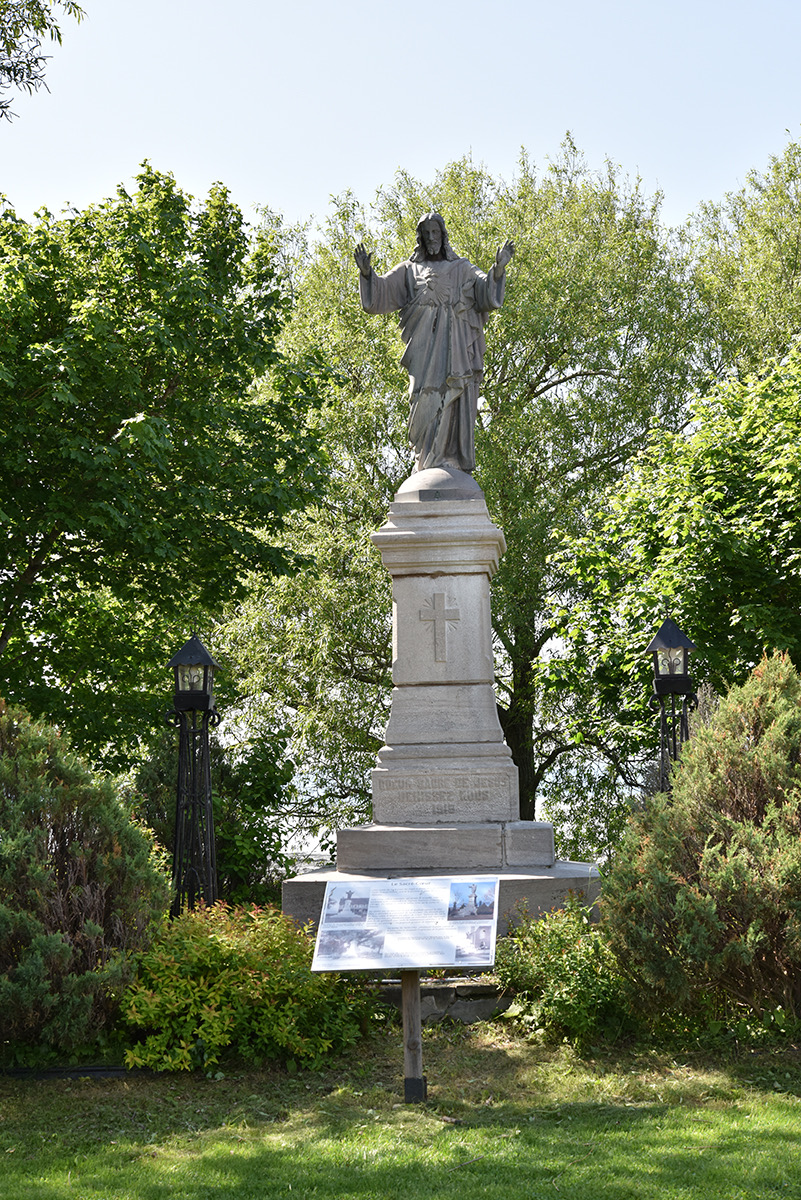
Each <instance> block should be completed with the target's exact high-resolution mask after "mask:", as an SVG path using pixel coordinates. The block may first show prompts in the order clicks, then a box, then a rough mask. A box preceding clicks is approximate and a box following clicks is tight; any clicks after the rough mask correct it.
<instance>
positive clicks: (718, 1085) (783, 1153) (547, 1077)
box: [0, 1024, 801, 1200]
mask: <svg viewBox="0 0 801 1200" xmlns="http://www.w3.org/2000/svg"><path fill="white" fill-rule="evenodd" d="M401 1063H402V1052H401V1040H400V1031H399V1030H397V1029H396V1030H392V1031H390V1032H387V1033H386V1034H381V1035H380V1036H378V1037H377V1038H376V1039H374V1040H373V1041H371V1042H370V1043H369V1044H368V1045H367V1046H366V1047H360V1048H358V1049H357V1050H356V1051H355V1052H354V1053H353V1055H352V1056H351V1058H350V1059H349V1060H348V1061H345V1062H342V1063H340V1064H337V1066H336V1067H335V1068H333V1069H331V1070H329V1071H326V1072H324V1073H308V1072H300V1073H299V1074H297V1075H293V1076H288V1075H286V1074H285V1073H284V1072H283V1071H279V1070H272V1071H259V1072H257V1071H244V1070H243V1071H232V1072H231V1073H230V1074H229V1075H228V1076H227V1077H226V1078H224V1079H219V1080H206V1079H204V1078H202V1077H195V1076H182V1075H181V1076H176V1075H171V1076H153V1077H151V1076H140V1075H137V1076H131V1077H129V1078H127V1079H115V1080H104V1081H89V1080H78V1081H73V1082H70V1081H67V1080H58V1081H52V1080H48V1081H40V1082H36V1081H32V1080H25V1081H20V1080H16V1079H9V1078H2V1077H0V1156H1V1157H2V1162H1V1163H0V1197H2V1200H62V1198H66V1197H71V1198H73V1200H83V1198H86V1200H89V1198H92V1200H97V1198H103V1200H167V1198H169V1200H209V1198H219V1197H236V1198H239V1197H241V1198H242V1200H250V1198H257V1197H258V1198H259V1200H262V1198H264V1197H266V1198H269V1200H272V1198H273V1197H276V1198H278V1197H280V1198H282V1200H306V1198H307V1197H320V1198H321V1200H323V1198H332V1200H333V1198H336V1200H349V1198H350V1197H354V1198H355V1197H358V1198H360V1200H362V1198H363V1200H368V1198H373V1197H375V1198H376V1200H440V1198H442V1200H445V1198H446V1197H447V1198H448V1200H450V1198H455V1197H459V1198H461V1197H468V1198H472V1197H488V1198H489V1200H523V1198H525V1200H531V1198H534V1197H543V1196H545V1197H553V1198H554V1200H558V1198H559V1197H562V1198H564V1200H624V1198H626V1200H628V1198H629V1197H631V1198H632V1200H634V1198H636V1200H647V1198H649V1197H659V1198H660V1200H673V1198H674V1197H675V1198H684V1197H687V1198H690V1197H692V1198H693V1200H695V1198H696V1197H697V1198H698V1200H702V1198H703V1200H735V1198H738V1200H739V1198H741V1197H742V1198H745V1197H748V1198H749V1200H752V1198H760V1200H761V1198H762V1197H773V1196H791V1197H801V1051H797V1050H795V1049H788V1050H784V1051H781V1052H768V1051H759V1052H748V1051H743V1052H742V1053H740V1054H730V1055H727V1056H724V1057H722V1058H719V1059H718V1060H715V1059H714V1058H711V1057H709V1056H700V1055H696V1056H694V1057H693V1058H687V1057H685V1058H675V1057H671V1056H670V1055H658V1054H640V1055H625V1054H603V1055H602V1054H596V1055H595V1056H594V1057H590V1058H585V1059H580V1058H578V1057H576V1056H575V1055H574V1054H573V1053H572V1052H571V1051H570V1050H569V1049H567V1048H563V1049H559V1050H553V1049H546V1048H543V1047H541V1046H537V1045H533V1044H530V1043H528V1042H526V1041H525V1040H523V1039H522V1038H518V1037H516V1036H514V1035H513V1034H510V1033H509V1032H508V1031H507V1029H506V1028H505V1027H503V1026H500V1025H493V1024H487V1025H481V1026H474V1027H473V1028H471V1029H463V1028H461V1027H457V1028H454V1027H449V1028H433V1029H430V1030H428V1029H427V1030H426V1033H425V1066H426V1073H427V1075H428V1078H429V1102H428V1104H426V1105H425V1106H407V1105H404V1104H402V1103H401V1098H402V1094H403V1080H402V1066H401Z"/></svg>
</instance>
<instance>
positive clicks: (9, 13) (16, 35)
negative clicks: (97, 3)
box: [0, 0, 84, 120]
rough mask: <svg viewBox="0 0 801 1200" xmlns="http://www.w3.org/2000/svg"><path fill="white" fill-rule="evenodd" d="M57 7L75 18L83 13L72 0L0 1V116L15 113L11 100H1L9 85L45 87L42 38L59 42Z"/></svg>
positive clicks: (32, 89)
mask: <svg viewBox="0 0 801 1200" xmlns="http://www.w3.org/2000/svg"><path fill="white" fill-rule="evenodd" d="M56 8H61V9H63V10H64V12H65V13H66V15H67V16H68V17H75V19H76V20H77V21H80V20H81V18H82V17H83V15H84V14H83V10H82V9H81V8H79V6H78V5H77V4H76V3H75V0H0V117H6V118H7V119H9V120H10V119H11V118H12V117H13V115H14V114H13V113H12V111H11V101H10V100H5V99H2V95H3V93H4V92H7V91H8V90H9V89H10V88H17V89H19V90H20V91H24V92H28V93H31V92H36V91H38V90H39V88H40V87H42V86H44V87H47V84H46V83H45V81H44V71H45V63H46V62H47V58H48V56H47V55H46V54H43V53H42V38H43V37H49V38H50V40H51V41H53V42H57V43H58V44H59V45H61V28H60V26H59V25H58V22H57V21H56V17H55V14H54V11H53V10H54V9H56Z"/></svg>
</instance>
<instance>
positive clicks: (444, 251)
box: [410, 212, 458, 262]
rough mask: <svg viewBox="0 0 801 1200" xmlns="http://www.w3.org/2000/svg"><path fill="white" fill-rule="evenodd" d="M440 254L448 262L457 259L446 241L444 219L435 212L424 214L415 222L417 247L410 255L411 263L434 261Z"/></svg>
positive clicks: (446, 231) (446, 232) (446, 233)
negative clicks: (431, 259) (430, 259)
mask: <svg viewBox="0 0 801 1200" xmlns="http://www.w3.org/2000/svg"><path fill="white" fill-rule="evenodd" d="M437 226H438V227H439V229H438V230H437ZM437 233H438V234H439V236H437ZM432 234H433V236H432ZM440 253H441V256H442V257H443V258H446V259H448V260H449V261H450V260H453V259H454V258H457V257H458V256H457V254H456V253H455V251H454V250H453V249H452V248H451V244H450V242H449V240H448V230H447V229H446V228H445V220H444V218H443V217H442V216H440V214H439V213H437V212H430V213H426V214H425V216H423V217H421V218H420V220H419V221H418V222H417V245H416V246H415V248H414V250H413V251H412V253H411V255H410V257H411V261H412V262H425V261H426V260H427V259H429V258H433V259H436V258H439V257H440Z"/></svg>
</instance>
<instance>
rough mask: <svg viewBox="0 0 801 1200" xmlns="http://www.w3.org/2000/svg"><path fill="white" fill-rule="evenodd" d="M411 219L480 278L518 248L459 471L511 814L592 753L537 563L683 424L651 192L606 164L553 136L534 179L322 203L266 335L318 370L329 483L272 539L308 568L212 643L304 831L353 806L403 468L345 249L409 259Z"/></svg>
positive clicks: (374, 735) (526, 173) (400, 183)
mask: <svg viewBox="0 0 801 1200" xmlns="http://www.w3.org/2000/svg"><path fill="white" fill-rule="evenodd" d="M430 210H436V211H439V212H440V213H442V214H443V216H444V217H445V220H446V222H447V226H448V232H449V236H450V241H451V244H452V245H453V247H454V249H455V250H456V251H457V253H459V254H462V255H464V256H466V257H467V258H469V259H470V261H471V262H474V263H476V264H478V265H479V266H483V267H484V269H487V268H489V266H490V264H491V263H492V262H493V257H494V253H495V249H496V247H497V246H498V245H499V244H500V243H501V242H502V241H503V240H504V238H506V237H509V238H512V239H514V241H515V243H516V247H517V252H516V255H515V258H514V261H513V263H512V265H511V266H510V268H509V272H508V290H507V295H506V299H505V301H504V307H503V309H502V310H501V311H500V312H499V313H496V314H494V315H493V317H492V319H491V321H490V322H489V325H488V333H487V353H486V359H485V384H484V389H483V400H482V402H481V404H480V406H479V418H478V427H477V459H478V468H477V478H478V480H479V482H480V484H481V486H482V488H483V489H484V492H485V494H486V498H487V502H488V505H489V509H490V514H491V516H492V517H493V519H494V520H495V521H496V523H497V524H499V525H500V526H501V528H502V529H503V530H504V532H505V535H506V539H507V542H508V544H509V549H508V551H507V553H506V556H505V557H504V558H503V560H502V563H501V567H500V570H499V572H498V574H497V576H496V578H495V580H494V582H493V592H492V595H493V622H494V634H495V639H496V652H497V659H496V665H497V692H498V707H499V715H500V719H501V724H502V726H503V730H504V733H505V736H506V739H507V741H508V743H509V745H510V747H511V749H512V753H513V756H514V759H515V762H516V763H517V765H518V767H519V769H520V784H521V788H520V791H521V815H522V816H523V817H526V818H531V817H533V816H534V815H535V805H536V802H537V797H538V796H542V795H543V793H544V790H545V789H547V785H548V780H549V778H551V777H552V774H553V772H554V770H555V769H556V767H557V764H558V763H559V762H560V761H561V760H567V759H571V760H572V761H574V762H583V763H584V764H585V768H586V769H585V770H584V775H585V776H588V777H589V776H592V775H593V774H597V772H596V771H595V766H594V764H596V763H597V762H598V760H599V756H600V757H601V758H602V757H603V755H604V752H605V749H606V747H605V745H604V743H603V739H602V738H601V735H600V733H599V731H597V730H595V729H594V728H593V726H592V722H590V723H589V724H588V723H587V722H582V720H581V719H580V718H581V711H582V703H581V698H580V697H576V696H570V695H567V694H566V693H565V692H564V690H563V689H562V687H561V686H560V673H559V669H558V656H557V653H556V648H555V646H554V640H553V629H554V624H553V618H554V613H555V610H556V609H558V607H559V605H560V603H562V601H563V579H562V575H561V573H560V571H559V570H555V569H554V567H553V566H552V565H551V564H550V561H549V559H550V554H551V551H552V549H553V548H554V546H555V545H556V543H557V541H558V539H559V538H560V537H561V536H562V535H563V534H564V533H565V532H568V531H569V532H573V533H577V532H579V531H581V530H583V529H585V528H586V527H587V525H588V523H589V522H590V521H591V520H592V514H593V512H594V510H595V506H596V505H597V503H598V497H599V496H600V495H601V494H602V490H603V488H604V487H605V486H606V485H608V484H609V483H611V482H612V481H613V480H615V479H617V478H618V477H619V476H620V473H621V472H622V470H623V468H624V466H625V464H626V462H627V461H628V459H629V458H630V456H631V455H632V454H633V453H634V452H635V451H636V450H637V449H638V448H639V447H640V446H641V445H642V444H643V442H644V441H645V440H647V438H648V437H649V435H650V433H651V432H652V431H653V430H654V429H656V428H666V429H672V430H676V429H679V428H680V427H681V426H682V424H683V422H684V421H685V414H686V400H687V396H688V393H689V392H690V391H691V389H692V388H693V386H694V383H695V380H696V371H697V368H696V363H695V354H694V348H695V344H696V340H697V334H698V322H699V316H698V313H697V310H696V308H695V306H694V298H693V292H692V290H691V287H690V284H689V282H688V272H687V269H686V259H685V255H684V251H683V248H682V245H681V244H680V242H679V241H678V240H677V239H674V238H673V237H672V236H671V235H670V234H669V233H667V232H666V231H665V230H664V229H663V227H662V226H661V224H660V221H659V197H647V196H645V195H643V193H642V191H641V189H640V187H639V184H638V183H637V182H633V183H631V182H629V181H627V180H625V179H623V178H621V177H620V175H619V174H618V172H617V171H616V169H615V168H614V167H613V166H612V165H611V164H607V165H606V167H605V168H604V169H603V170H602V171H600V172H595V171H591V170H590V169H589V168H588V167H587V166H586V164H585V163H584V161H583V159H582V158H581V156H580V155H579V154H578V153H577V152H576V150H575V148H574V147H573V146H572V144H567V145H566V146H565V147H564V148H563V151H562V153H561V154H560V156H559V158H558V159H557V160H556V161H555V162H553V163H551V164H549V165H548V166H547V167H546V168H545V169H544V170H543V171H541V172H539V171H538V170H537V169H536V168H535V167H534V165H533V164H532V163H531V162H530V161H529V160H528V159H527V158H526V157H525V156H524V157H523V158H522V159H521V161H520V164H519V168H518V171H517V174H516V176H515V178H514V179H513V180H512V181H511V182H508V183H507V182H504V181H502V180H499V179H494V178H493V177H492V176H491V175H490V174H489V173H488V172H487V171H486V170H485V169H483V168H481V167H478V166H476V165H475V164H474V163H472V162H471V161H470V160H469V159H465V160H462V161H459V162H456V163H453V164H451V165H450V166H448V167H446V168H445V169H444V170H443V171H442V172H440V173H439V174H438V175H437V176H436V178H435V179H434V180H433V182H431V183H430V184H422V183H420V182H418V181H417V180H415V179H413V178H411V177H410V176H409V175H407V174H405V173H402V172H401V173H399V174H398V175H397V177H396V179H395V181H394V183H393V184H392V185H391V186H389V187H387V188H384V189H382V190H381V191H380V192H379V193H378V195H377V196H376V198H375V200H374V202H373V204H372V205H371V206H370V207H369V209H366V208H365V207H364V206H362V205H360V204H359V203H358V202H357V201H356V200H355V198H354V197H353V196H351V195H346V196H343V197H341V198H340V199H339V200H337V201H336V202H335V203H334V204H333V207H332V211H331V213H330V215H329V218H328V220H327V223H326V225H325V228H324V229H322V230H321V231H320V237H319V240H318V241H317V242H316V243H315V244H314V245H313V248H312V249H310V250H309V251H307V253H306V254H305V255H302V256H299V258H298V259H297V261H296V264H295V284H294V286H295V300H296V303H295V308H294V311H293V315H292V317H291V320H290V321H289V323H288V325H287V327H286V329H285V332H284V349H285V351H286V352H287V353H289V354H290V355H291V356H299V355H303V356H306V355H314V356H321V357H323V358H324V359H325V360H326V361H327V363H328V364H329V365H330V368H331V372H332V375H331V379H330V382H329V385H328V388H327V393H326V398H325V399H326V402H325V405H324V408H323V410H322V412H321V414H320V416H319V420H320V422H321V425H322V428H321V430H318V432H321V433H322V436H323V437H324V440H325V444H326V447H327V451H328V455H329V459H330V478H329V482H328V485H327V487H326V489H325V491H324V492H323V493H322V494H321V495H320V497H319V500H318V503H317V504H316V506H314V507H313V508H310V509H307V511H306V512H305V513H304V514H299V515H297V516H296V517H293V518H291V520H290V523H289V526H288V528H289V535H288V543H287V544H288V547H289V548H290V549H292V550H295V551H300V552H305V553H307V554H308V555H309V558H310V563H309V565H308V567H307V568H306V570H304V571H302V572H301V573H299V574H298V575H296V576H295V577H294V578H293V579H282V580H279V581H277V582H276V583H275V584H271V585H269V586H268V587H266V588H264V589H261V590H259V591H258V593H257V594H255V595H253V596H252V597H251V599H250V600H249V601H248V603H247V604H246V605H245V606H243V607H242V608H240V609H239V610H238V612H237V614H236V615H235V617H234V618H233V619H232V622H231V624H230V625H229V628H228V633H227V641H228V648H229V652H230V653H231V654H232V655H233V656H234V658H236V659H238V661H239V664H240V669H241V670H242V672H243V676H244V677H245V679H246V684H245V686H246V690H248V691H249V693H250V695H251V696H252V697H253V699H254V702H255V703H257V704H258V707H259V708H260V709H261V711H262V712H263V711H264V710H265V706H266V708H267V709H268V710H269V711H270V712H271V713H272V715H273V719H274V720H275V721H277V722H283V723H286V724H287V725H288V727H289V728H290V730H291V732H292V735H293V739H294V750H295V755H296V761H297V762H298V764H299V773H300V778H301V779H302V780H303V781H305V783H306V789H305V795H306V803H307V805H308V804H311V807H312V808H313V810H314V811H315V812H316V813H317V815H318V823H320V824H325V823H335V822H336V821H337V820H341V819H343V817H344V816H348V815H350V816H353V815H356V814H359V813H362V814H363V813H364V812H365V811H366V806H367V802H368V797H369V788H368V782H367V772H368V770H369V767H370V766H371V765H372V763H373V760H374V755H375V752H376V750H377V748H378V747H379V746H380V745H381V742H382V738H383V728H384V724H385V721H386V714H387V708H388V696H389V689H390V686H391V679H390V660H391V652H390V633H391V627H390V610H391V599H390V587H389V580H388V578H386V577H385V575H384V572H383V569H382V567H381V565H380V562H379V559H378V555H377V554H376V553H375V552H374V551H373V550H372V547H371V546H370V542H369V534H370V532H371V531H372V530H374V529H375V528H377V527H378V526H379V525H381V524H382V523H383V521H384V520H385V519H386V512H387V506H388V504H389V502H390V501H391V498H392V495H393V493H394V492H395V490H396V489H397V487H398V485H399V484H400V483H401V482H402V480H403V479H404V478H405V477H406V476H408V475H409V474H410V473H411V470H412V453H411V450H410V448H409V447H408V444H407V441H406V435H405V421H406V414H407V411H408V403H407V399H406V394H405V393H406V386H407V379H406V374H405V372H404V371H403V370H402V368H401V367H400V366H399V363H398V360H399V357H400V354H401V352H402V344H401V342H400V338H399V335H398V331H397V325H396V322H395V320H394V318H393V317H391V316H390V317H379V318H376V317H368V316H367V315H366V314H365V313H363V312H362V310H361V308H360V306H359V301H358V295H357V273H356V268H355V266H354V262H353V247H354V245H355V243H356V242H359V241H364V242H365V243H366V244H367V246H368V248H370V249H372V250H373V252H374V253H373V263H374V265H375V266H376V269H377V270H379V271H385V270H386V269H388V268H389V267H390V266H392V265H394V264H395V263H396V262H398V261H399V260H401V259H402V258H404V257H406V256H407V255H408V252H409V250H410V248H411V247H412V246H413V245H414V239H415V226H416V224H417V221H418V219H419V217H420V215H421V214H422V213H425V212H428V211H430ZM554 597H555V598H556V599H554ZM256 664H258V665H256ZM582 786H583V785H582Z"/></svg>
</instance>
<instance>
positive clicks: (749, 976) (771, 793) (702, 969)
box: [602, 655, 801, 1017]
mask: <svg viewBox="0 0 801 1200" xmlns="http://www.w3.org/2000/svg"><path fill="white" fill-rule="evenodd" d="M799 835H801V678H799V675H798V673H797V671H796V670H795V668H794V667H793V665H792V663H791V662H790V661H789V659H787V658H786V657H783V656H780V655H775V656H774V657H773V658H770V659H764V660H763V662H762V663H761V664H760V665H759V666H758V667H757V668H756V670H755V671H754V672H753V673H752V675H751V677H750V679H749V680H748V681H747V683H746V684H745V685H744V686H742V687H736V688H732V690H731V691H730V692H729V694H728V696H727V697H726V698H725V699H724V700H723V701H721V703H720V706H719V708H718V710H717V711H716V712H715V713H714V714H712V716H711V718H710V720H709V723H708V725H706V726H704V727H701V728H700V729H698V730H697V732H696V734H695V736H694V738H693V740H692V741H691V742H690V743H688V745H687V746H686V747H685V750H684V753H683V754H682V758H681V762H680V764H679V767H678V769H677V770H676V772H675V776H674V789H673V794H672V796H657V797H655V798H654V799H653V801H652V802H650V803H649V805H648V807H647V808H646V809H645V810H644V811H643V812H641V813H638V814H636V815H635V816H634V817H633V819H632V823H631V825H630V827H629V829H628V831H627V834H626V836H625V838H624V840H623V843H622V845H621V847H620V849H619V851H618V852H617V854H616V857H615V860H614V863H613V865H612V867H611V870H610V872H609V875H608V877H607V879H606V881H605V883H604V890H603V903H602V907H603V914H604V925H605V928H606V930H607V932H608V936H609V939H610V943H611V945H612V947H613V949H614V950H615V952H616V954H617V956H618V960H619V961H620V963H621V965H622V967H623V969H624V970H625V971H626V973H627V974H628V976H629V977H630V978H631V979H632V980H633V981H635V982H636V983H637V984H638V986H639V987H640V989H641V995H642V1000H643V1002H644V1003H645V1002H648V1003H649V1005H650V1007H651V1009H652V1010H653V1011H660V1010H661V1011H666V1010H669V1009H671V1008H673V1009H675V1008H677V1007H683V1008H685V1009H688V1010H691V1009H692V1008H693V1007H696V1008H698V1009H705V1010H708V1009H709V1005H710V997H718V999H719V1002H720V1004H721V1005H722V1006H723V1008H724V1009H727V1010H728V1011H729V1015H730V1014H731V1010H732V1006H733V1007H734V1009H736V1008H737V1006H742V1010H743V1011H749V1012H756V1013H757V1014H760V1013H764V1012H770V1011H775V1010H776V1009H777V1008H781V1009H782V1010H783V1012H784V1013H786V1014H787V1016H788V1017H801V836H799Z"/></svg>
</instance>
